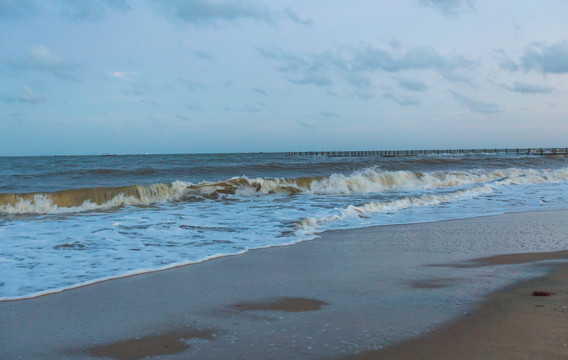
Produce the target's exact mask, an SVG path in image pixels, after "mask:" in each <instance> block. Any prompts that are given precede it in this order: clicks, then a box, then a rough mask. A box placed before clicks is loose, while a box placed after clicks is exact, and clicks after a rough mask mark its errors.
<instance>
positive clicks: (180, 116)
mask: <svg viewBox="0 0 568 360" xmlns="http://www.w3.org/2000/svg"><path fill="white" fill-rule="evenodd" d="M176 118H178V119H180V120H183V121H191V120H192V119H191V118H190V117H189V116H187V115H184V114H180V113H177V114H176Z"/></svg>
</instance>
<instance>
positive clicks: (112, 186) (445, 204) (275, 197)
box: [0, 153, 568, 300]
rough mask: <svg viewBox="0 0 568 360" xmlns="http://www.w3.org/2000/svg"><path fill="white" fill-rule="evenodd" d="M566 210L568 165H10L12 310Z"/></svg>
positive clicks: (3, 178)
mask: <svg viewBox="0 0 568 360" xmlns="http://www.w3.org/2000/svg"><path fill="white" fill-rule="evenodd" d="M566 208H568V157H566V156H563V155H558V156H542V155H518V154H501V153H498V154H495V153H477V154H437V155H436V154H430V155H416V156H400V157H379V156H360V157H357V156H349V157H332V156H325V155H311V156H310V155H302V156H298V155H294V156H290V155H289V154H284V153H256V154H196V155H190V154H187V155H184V154H180V155H124V156H53V157H2V158H0V300H9V299H21V298H29V297H34V296H38V295H42V294H47V293H52V292H57V291H61V290H64V289H69V288H73V287H77V286H81V285H85V284H89V283H94V282H98V281H101V280H105V279H111V278H117V277H122V276H127V275H132V274H137V273H144V272H149V271H154V270H160V269H166V268H169V267H174V266H179V265H183V264H190V263H197V262H202V261H206V260H208V259H213V258H216V257H219V256H226V255H234V254H240V253H243V252H246V251H248V250H251V249H258V248H264V247H271V246H282V245H289V244H293V243H296V242H300V241H306V240H310V239H313V238H315V237H317V236H318V234H319V233H321V232H322V231H325V230H333V229H347V228H358V227H367V226H376V225H389V224H407V223H417V222H429V221H439V220H446V219H458V218H468V217H477V216H484V215H496V214H503V213H510V212H526V211H534V210H556V209H566ZM480 244H483V245H478V246H477V248H476V246H472V248H475V249H474V250H471V251H472V253H475V254H479V253H487V254H499V253H514V252H533V251H554V250H564V249H566V243H565V242H550V241H548V240H547V239H534V242H530V243H527V242H519V243H518V244H511V243H507V244H485V243H482V242H480ZM480 247H481V248H480ZM461 251H462V252H466V253H467V251H469V250H468V249H462V250H461Z"/></svg>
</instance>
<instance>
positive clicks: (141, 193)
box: [0, 168, 568, 214]
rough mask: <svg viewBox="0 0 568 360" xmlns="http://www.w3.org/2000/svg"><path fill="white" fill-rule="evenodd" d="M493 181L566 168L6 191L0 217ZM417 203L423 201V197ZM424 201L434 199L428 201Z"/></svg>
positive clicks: (562, 177) (558, 176) (558, 174)
mask: <svg viewBox="0 0 568 360" xmlns="http://www.w3.org/2000/svg"><path fill="white" fill-rule="evenodd" d="M498 180H500V181H501V182H502V183H503V185H517V184H535V183H546V182H563V181H566V180H568V168H562V169H556V170H535V169H518V168H508V169H498V170H483V169H477V170H467V171H437V172H415V171H383V170H380V169H378V168H366V169H362V170H358V171H355V172H352V173H350V174H332V175H330V176H321V177H302V178H295V179H277V178H248V177H246V176H241V177H234V178H231V179H228V180H224V181H219V182H202V183H199V184H192V183H188V182H183V181H176V182H173V183H170V184H163V183H158V184H151V185H132V186H124V187H98V188H84V189H69V190H63V191H57V192H46V193H27V194H18V193H15V194H14V193H7V194H0V214H49V213H69V212H81V211H94V210H108V209H112V208H116V207H121V206H132V205H150V204H156V203H162V202H168V201H201V200H204V199H217V198H223V197H226V196H231V195H235V196H242V197H250V196H261V195H268V194H275V193H279V194H290V195H293V194H311V195H321V196H325V195H348V194H364V193H376V192H389V191H416V190H429V189H443V188H448V189H451V188H455V187H464V186H474V185H476V184H487V183H490V182H494V181H498ZM467 191H471V189H470V190H467ZM424 196H434V195H424ZM435 196H449V195H435ZM408 199H410V198H408ZM421 199H422V198H421ZM394 201H395V202H401V201H410V200H404V199H401V200H394ZM420 201H425V199H422V200H420ZM428 201H435V200H434V198H432V199H430V200H428ZM370 204H374V203H370ZM397 204H398V205H397ZM403 205H404V204H403V203H396V204H394V203H392V204H390V205H388V206H403ZM369 206H376V205H369ZM381 206H386V205H384V204H383V205H381Z"/></svg>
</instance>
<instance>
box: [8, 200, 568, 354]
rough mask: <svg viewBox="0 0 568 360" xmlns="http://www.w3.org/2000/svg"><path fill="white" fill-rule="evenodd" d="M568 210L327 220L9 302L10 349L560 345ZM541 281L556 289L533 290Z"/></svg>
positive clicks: (522, 349)
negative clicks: (548, 248) (393, 221)
mask: <svg viewBox="0 0 568 360" xmlns="http://www.w3.org/2000/svg"><path fill="white" fill-rule="evenodd" d="M567 216H568V211H547V212H533V213H520V214H507V215H500V216H490V217H481V218H473V219H464V220H451V221H441V222H435V223H423V224H410V225H394V226H380V227H371V228H362V229H356V230H345V231H331V232H326V233H324V234H322V237H321V238H320V239H316V240H313V241H307V242H303V243H299V244H296V245H292V246H285V247H273V248H266V249H260V250H254V251H249V252H248V253H246V254H244V255H238V256H230V257H223V258H218V259H214V260H211V261H206V262H204V263H201V264H195V265H189V266H184V267H179V268H174V269H170V270H166V271H160V272H153V273H148V274H143V275H139V276H131V277H127V278H121V279H116V280H111V281H105V282H101V283H97V284H94V285H90V286H85V287H80V288H76V289H73V290H69V291H64V292H61V293H56V294H51V295H47V296H42V297H38V298H34V299H28V300H17V301H5V302H0V358H2V359H142V358H146V357H148V358H149V359H229V358H230V359H267V358H271V359H338V358H346V359H383V358H384V359H391V358H397V359H400V358H403V359H406V358H407V359H412V358H420V359H446V358H447V359H458V358H459V359H480V358H484V359H499V358H503V359H511V358H515V359H525V358H526V359H529V358H531V359H561V358H563V359H564V358H566V357H568V347H567V345H566V344H567V342H568V336H567V335H566V331H565V329H566V328H567V325H568V309H567V307H568V278H567V276H568V266H567V265H566V263H565V261H564V260H566V259H567V258H568V253H567V252H555V253H529V252H527V253H523V254H495V253H494V252H492V250H491V247H490V246H488V245H487V244H491V243H492V242H500V243H503V242H511V243H515V244H519V243H520V244H524V243H527V244H530V243H531V242H537V241H539V239H542V238H546V239H547V240H548V241H558V242H560V243H563V242H564V243H565V242H566V240H567V234H568V222H567V221H566V217H567ZM533 291H543V292H545V293H550V296H533Z"/></svg>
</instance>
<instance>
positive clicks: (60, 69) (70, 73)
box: [10, 45, 79, 81]
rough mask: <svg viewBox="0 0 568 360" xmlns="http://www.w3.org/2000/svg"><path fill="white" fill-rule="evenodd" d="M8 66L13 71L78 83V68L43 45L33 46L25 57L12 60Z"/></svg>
mask: <svg viewBox="0 0 568 360" xmlns="http://www.w3.org/2000/svg"><path fill="white" fill-rule="evenodd" d="M10 65H11V67H12V68H13V69H15V70H24V71H41V72H47V73H50V74H52V75H53V76H55V77H56V78H58V79H64V80H72V81H78V77H77V72H78V70H79V66H78V65H77V64H73V63H71V62H70V61H68V60H66V59H64V58H63V57H61V56H59V55H57V54H56V53H54V52H53V51H51V50H49V49H48V48H46V47H45V46H43V45H36V46H33V47H32V48H31V49H30V50H29V51H28V54H27V56H26V57H24V58H22V59H18V60H12V61H11V62H10Z"/></svg>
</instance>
